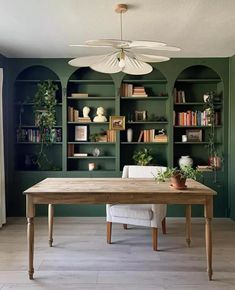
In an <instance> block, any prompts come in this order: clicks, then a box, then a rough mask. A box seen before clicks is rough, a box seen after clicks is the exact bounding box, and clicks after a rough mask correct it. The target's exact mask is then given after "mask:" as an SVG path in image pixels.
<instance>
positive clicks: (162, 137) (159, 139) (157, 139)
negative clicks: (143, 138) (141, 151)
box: [153, 134, 168, 143]
mask: <svg viewBox="0 0 235 290" xmlns="http://www.w3.org/2000/svg"><path fill="white" fill-rule="evenodd" d="M153 142H157V143H161V142H162V143H166V142H168V136H167V135H166V134H159V135H155V137H154V140H153Z"/></svg>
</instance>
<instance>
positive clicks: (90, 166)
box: [88, 163, 95, 171]
mask: <svg viewBox="0 0 235 290" xmlns="http://www.w3.org/2000/svg"><path fill="white" fill-rule="evenodd" d="M94 169H95V163H88V170H89V171H92V170H94Z"/></svg>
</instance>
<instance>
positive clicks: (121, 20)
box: [120, 12, 122, 40]
mask: <svg viewBox="0 0 235 290" xmlns="http://www.w3.org/2000/svg"><path fill="white" fill-rule="evenodd" d="M120 26H121V27H120V28H121V40H122V12H121V13H120Z"/></svg>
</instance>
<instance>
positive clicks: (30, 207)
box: [26, 195, 35, 280]
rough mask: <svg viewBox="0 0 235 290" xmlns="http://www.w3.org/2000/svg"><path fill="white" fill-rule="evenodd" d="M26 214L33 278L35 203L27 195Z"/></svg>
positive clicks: (30, 270) (30, 274)
mask: <svg viewBox="0 0 235 290" xmlns="http://www.w3.org/2000/svg"><path fill="white" fill-rule="evenodd" d="M26 216H27V222H28V224H27V241H28V259H29V268H28V273H29V279H30V280H32V279H33V273H34V268H33V258H34V216H35V205H34V204H33V200H32V197H31V196H30V195H26Z"/></svg>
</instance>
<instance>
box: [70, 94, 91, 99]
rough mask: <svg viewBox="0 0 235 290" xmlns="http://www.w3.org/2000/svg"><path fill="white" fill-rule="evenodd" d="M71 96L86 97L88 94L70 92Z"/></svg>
mask: <svg viewBox="0 0 235 290" xmlns="http://www.w3.org/2000/svg"><path fill="white" fill-rule="evenodd" d="M71 97H72V98H87V97H88V94H87V93H72V94H71Z"/></svg>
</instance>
